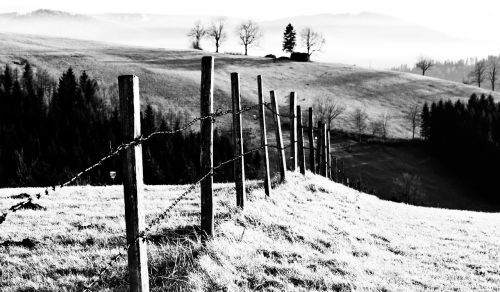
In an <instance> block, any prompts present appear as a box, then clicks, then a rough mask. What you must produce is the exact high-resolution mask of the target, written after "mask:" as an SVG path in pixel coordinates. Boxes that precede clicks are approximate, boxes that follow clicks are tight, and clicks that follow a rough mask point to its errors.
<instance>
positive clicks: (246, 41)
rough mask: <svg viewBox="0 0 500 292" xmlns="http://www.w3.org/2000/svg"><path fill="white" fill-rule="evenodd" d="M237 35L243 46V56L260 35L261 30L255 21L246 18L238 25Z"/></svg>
mask: <svg viewBox="0 0 500 292" xmlns="http://www.w3.org/2000/svg"><path fill="white" fill-rule="evenodd" d="M238 36H239V37H240V41H241V44H242V45H243V46H244V47H245V56H247V55H248V47H251V46H254V45H256V44H257V43H258V41H259V39H260V38H261V37H262V32H261V31H260V27H259V26H258V25H257V23H255V22H253V21H252V20H248V21H246V22H244V23H242V24H241V25H240V26H239V27H238Z"/></svg>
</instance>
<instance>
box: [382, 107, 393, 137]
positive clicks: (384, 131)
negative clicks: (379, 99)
mask: <svg viewBox="0 0 500 292" xmlns="http://www.w3.org/2000/svg"><path fill="white" fill-rule="evenodd" d="M390 122H391V116H389V115H388V114H387V113H385V114H383V115H382V117H381V118H380V125H381V126H382V128H381V130H382V131H381V134H382V138H384V139H386V138H387V136H388V135H389V123H390Z"/></svg>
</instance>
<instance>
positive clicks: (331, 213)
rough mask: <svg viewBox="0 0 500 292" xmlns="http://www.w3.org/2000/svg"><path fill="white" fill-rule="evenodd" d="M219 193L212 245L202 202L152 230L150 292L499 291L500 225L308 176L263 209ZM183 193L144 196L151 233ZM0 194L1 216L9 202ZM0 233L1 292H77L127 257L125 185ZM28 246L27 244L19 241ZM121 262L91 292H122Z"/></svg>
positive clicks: (194, 198)
mask: <svg viewBox="0 0 500 292" xmlns="http://www.w3.org/2000/svg"><path fill="white" fill-rule="evenodd" d="M248 187H249V196H248V198H249V201H248V204H247V205H246V209H245V210H244V211H242V210H240V209H238V208H236V206H235V193H234V185H233V184H218V185H216V186H215V193H214V195H215V198H216V199H215V206H216V214H217V216H216V221H215V223H216V228H215V230H216V236H215V237H214V238H213V239H212V240H210V241H209V242H208V243H207V244H206V246H204V245H203V244H201V242H200V234H199V233H198V231H197V230H198V227H197V226H198V224H199V211H200V201H199V191H195V192H194V193H192V194H190V195H189V196H188V197H187V198H186V199H184V200H182V201H181V203H180V204H179V205H178V206H177V207H176V208H174V209H173V210H172V211H171V213H170V214H169V216H168V218H167V219H166V220H164V221H162V222H161V223H160V225H158V226H156V227H155V228H154V229H153V230H152V231H151V235H152V236H151V238H152V239H153V241H152V242H150V243H148V258H149V259H148V261H149V273H150V285H151V291H186V290H189V291H216V290H219V291H325V290H328V291H497V290H498V287H499V285H500V266H499V263H500V258H499V256H500V254H499V250H500V244H499V243H500V229H499V222H500V217H499V216H500V215H499V214H498V213H495V214H487V213H480V212H469V211H454V210H444V209H438V208H423V207H415V206H410V205H405V204H398V203H392V202H387V201H382V200H379V199H377V198H375V197H374V196H370V195H367V194H364V193H360V192H357V191H355V190H353V189H349V188H347V187H344V186H342V185H339V184H336V183H333V182H331V181H329V180H326V179H324V178H322V177H319V176H314V175H312V174H310V173H307V175H306V176H305V177H304V176H301V175H299V174H292V173H289V174H288V179H287V182H286V183H285V184H282V185H278V186H277V187H276V188H275V189H273V190H272V193H271V197H270V198H265V195H264V191H263V189H262V186H261V184H260V183H259V182H249V185H248ZM186 188H187V186H146V193H145V200H144V203H145V210H146V211H145V212H146V218H147V222H149V220H151V219H152V218H153V217H154V216H155V215H156V214H158V213H160V212H162V211H163V210H164V209H165V208H167V207H168V206H169V205H170V204H171V203H172V201H173V200H174V199H175V198H176V197H177V196H178V195H179V194H180V193H182V192H183V191H184V190H185V189H186ZM19 192H28V193H34V192H36V190H35V189H2V190H0V208H1V209H4V208H6V207H7V206H9V205H11V204H14V203H16V202H17V201H18V200H16V199H14V198H12V195H14V194H18V193H19ZM38 203H39V204H41V205H42V206H43V207H46V208H47V209H46V210H37V211H35V210H21V211H20V212H18V213H16V214H15V215H12V216H10V217H9V218H8V219H7V221H6V222H5V223H4V224H2V225H1V226H0V230H1V232H0V242H5V241H7V240H8V243H4V244H3V245H2V246H0V262H1V263H2V269H1V277H0V289H1V290H2V291H6V292H11V291H81V290H83V288H84V287H85V285H88V284H89V283H90V282H91V281H92V280H95V279H96V278H95V276H96V274H97V273H98V272H99V271H101V269H103V268H105V267H107V264H108V262H109V260H110V259H111V258H112V257H113V256H114V255H116V254H117V253H118V252H119V251H121V250H123V247H124V246H125V239H124V235H125V231H124V229H125V224H124V218H123V214H124V204H123V195H122V187H121V186H111V187H68V188H65V189H62V190H60V191H58V192H57V193H56V194H54V195H53V196H50V197H44V198H42V200H40V201H38ZM23 240H24V241H23ZM126 265H127V264H126V259H125V258H124V257H119V258H118V260H117V262H114V263H113V264H112V265H111V268H110V269H107V270H106V272H104V274H103V278H102V280H103V281H102V282H99V284H98V286H97V287H94V288H96V290H99V291H125V290H126V285H127V282H126V277H127V270H126Z"/></svg>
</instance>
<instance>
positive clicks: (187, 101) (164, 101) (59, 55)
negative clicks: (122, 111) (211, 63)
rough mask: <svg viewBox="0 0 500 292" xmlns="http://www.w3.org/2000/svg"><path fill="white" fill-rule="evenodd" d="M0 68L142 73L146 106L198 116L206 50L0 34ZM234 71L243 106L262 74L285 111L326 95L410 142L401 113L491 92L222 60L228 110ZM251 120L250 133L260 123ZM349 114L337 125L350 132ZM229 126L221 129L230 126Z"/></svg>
mask: <svg viewBox="0 0 500 292" xmlns="http://www.w3.org/2000/svg"><path fill="white" fill-rule="evenodd" d="M0 51H1V52H2V55H0V62H1V63H4V62H7V61H11V60H16V59H18V58H19V57H24V58H26V59H29V60H31V61H32V62H33V63H34V64H35V65H39V66H43V67H47V68H49V70H50V71H51V72H52V73H53V74H54V75H59V74H60V72H61V71H62V70H66V69H67V67H69V66H73V67H74V68H76V69H77V70H87V71H89V72H90V73H91V74H92V75H93V76H95V77H98V78H99V79H101V80H103V81H104V82H105V83H107V84H112V83H114V82H116V79H117V76H118V75H120V74H136V75H138V76H139V77H140V80H141V90H142V97H143V99H144V100H145V102H148V103H153V104H155V105H158V106H159V107H160V108H163V109H165V110H167V109H169V108H171V109H174V111H178V110H179V109H183V110H186V111H188V112H190V113H192V114H193V115H198V112H199V106H198V105H199V87H200V85H199V83H200V72H199V70H200V60H201V56H202V55H208V54H211V53H207V52H200V51H189V50H186V51H166V50H163V49H147V48H136V47H126V46H117V45H109V44H104V43H98V42H90V41H80V40H70V39H57V38H50V37H37V36H21V35H13V34H0ZM231 72H239V73H240V74H241V93H242V97H243V102H244V103H256V102H257V81H256V76H257V75H259V74H261V75H263V79H264V89H265V91H268V90H277V91H278V92H277V93H278V99H279V101H280V104H281V105H283V110H285V108H286V104H287V102H288V100H287V96H288V94H289V92H290V91H296V92H297V93H298V97H299V104H301V105H302V106H303V108H304V109H305V108H307V107H308V106H311V105H312V104H313V103H314V101H315V100H317V99H318V98H322V97H325V96H327V97H331V98H336V99H337V100H338V101H340V102H342V103H344V104H345V105H346V106H347V109H348V110H349V111H353V110H354V109H355V108H356V107H363V108H365V109H366V110H367V112H368V114H369V116H370V118H372V119H376V118H378V117H379V116H380V115H381V114H383V113H386V112H387V113H388V114H389V115H392V116H394V117H396V118H395V119H394V120H393V123H392V129H391V132H390V135H392V136H395V137H409V136H410V131H409V129H408V127H407V125H405V124H404V123H403V121H402V120H401V118H400V117H401V116H402V114H403V113H404V112H405V111H407V110H408V108H409V107H410V106H411V105H412V104H415V103H418V104H423V103H424V102H425V101H436V100H439V99H453V100H456V99H458V98H468V97H469V96H470V95H471V94H472V93H473V92H477V93H489V92H488V91H486V90H482V89H479V88H477V87H473V86H468V85H464V84H460V83H455V82H450V81H445V80H440V79H435V78H428V77H422V76H419V75H413V74H408V73H401V72H390V71H381V70H371V69H366V68H359V67H353V66H348V65H342V64H328V63H307V64H304V63H295V62H278V63H273V61H272V60H270V59H265V58H256V57H244V56H234V55H227V54H218V55H216V61H215V90H216V91H215V103H216V107H223V108H230V80H229V75H230V73H231ZM494 96H495V97H496V98H498V97H500V95H498V94H496V93H495V94H494ZM250 116H251V115H249V116H248V117H246V119H247V121H248V123H246V127H247V128H252V127H256V125H257V123H256V121H254V120H253V119H251V118H250ZM347 117H348V115H345V116H344V118H343V119H341V120H340V121H339V124H338V125H337V126H339V127H342V128H347V129H348V128H350V122H349V121H348V120H347ZM226 124H227V121H226V122H223V123H222V125H226Z"/></svg>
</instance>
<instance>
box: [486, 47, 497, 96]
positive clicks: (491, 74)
mask: <svg viewBox="0 0 500 292" xmlns="http://www.w3.org/2000/svg"><path fill="white" fill-rule="evenodd" d="M499 69H500V64H499V63H498V58H497V57H495V56H490V57H488V75H487V76H486V78H487V79H488V80H489V81H490V84H491V90H492V91H495V84H496V83H497V80H498V70H499Z"/></svg>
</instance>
